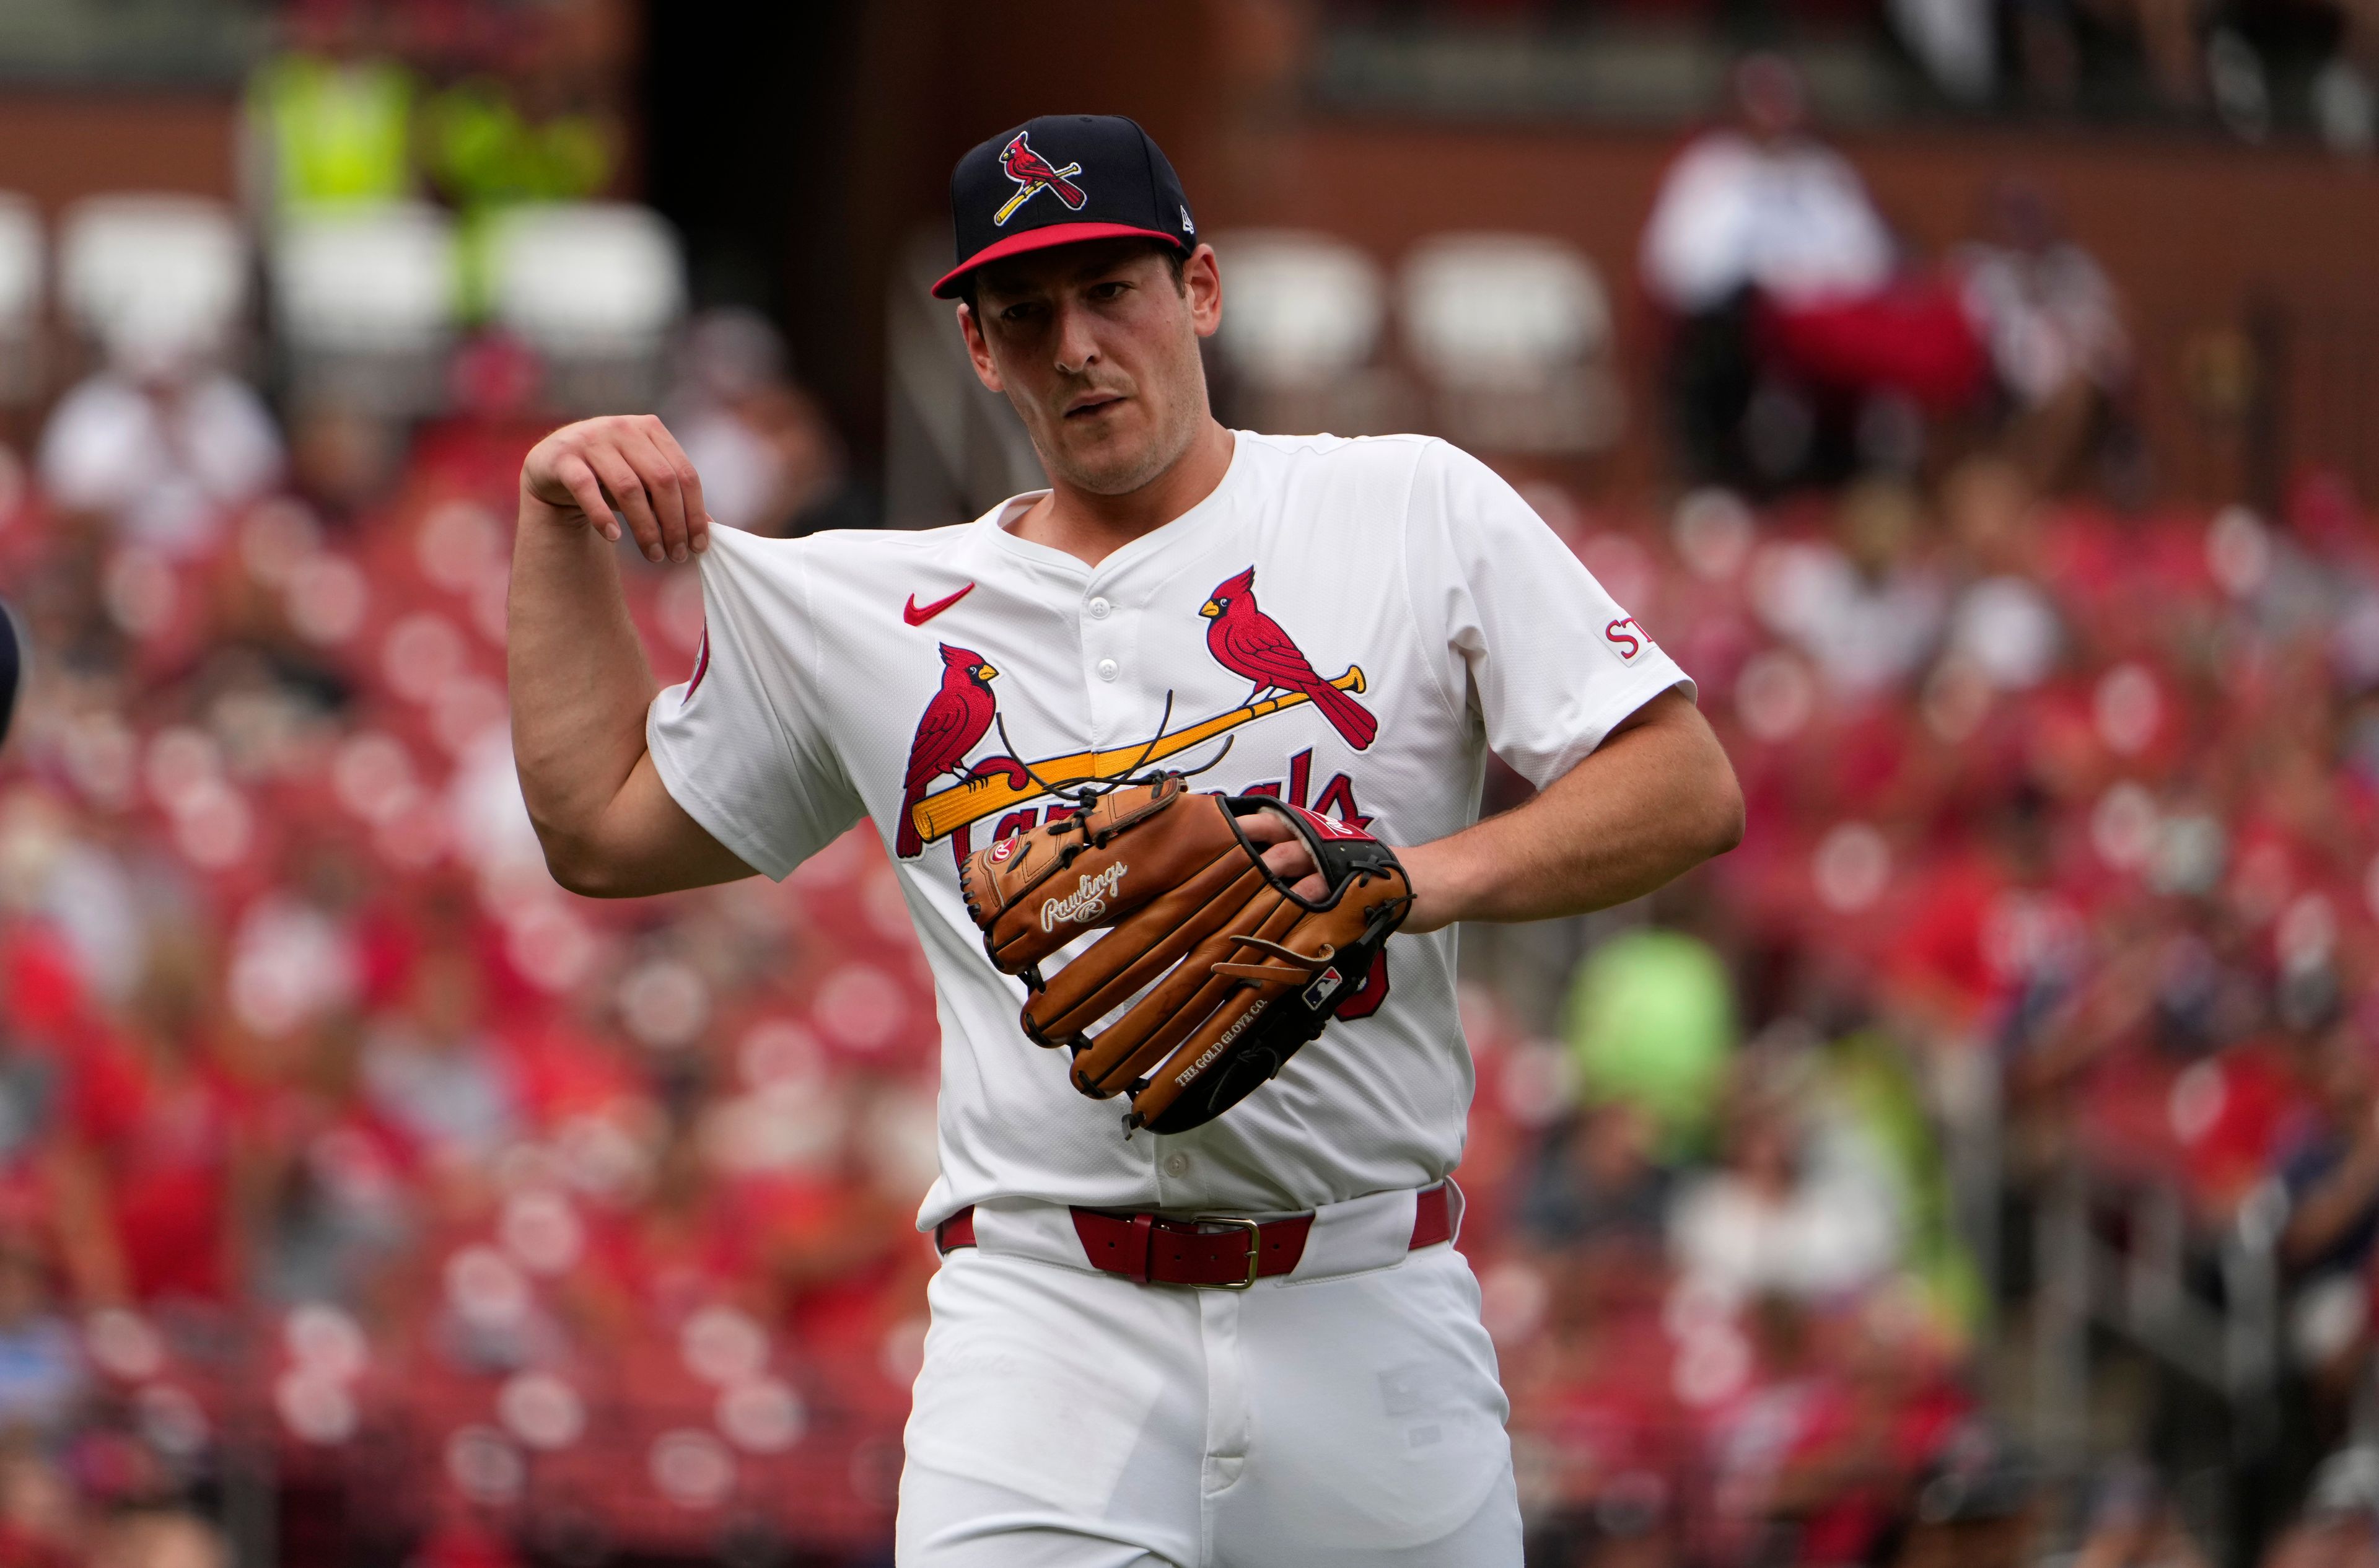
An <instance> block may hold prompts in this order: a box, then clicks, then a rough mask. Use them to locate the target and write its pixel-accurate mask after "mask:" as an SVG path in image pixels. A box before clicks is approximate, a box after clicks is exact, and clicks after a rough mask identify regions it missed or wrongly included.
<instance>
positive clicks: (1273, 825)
mask: <svg viewBox="0 0 2379 1568" xmlns="http://www.w3.org/2000/svg"><path fill="white" fill-rule="evenodd" d="M1239 826H1240V828H1241V829H1242V830H1244V831H1245V832H1246V834H1247V836H1248V837H1249V838H1252V839H1254V840H1255V841H1256V842H1257V843H1259V844H1282V843H1286V842H1287V841H1288V840H1289V839H1291V838H1296V837H1297V829H1296V828H1294V827H1291V826H1289V825H1288V819H1287V818H1286V817H1284V816H1282V815H1281V814H1280V813H1278V812H1276V811H1257V812H1250V813H1249V814H1247V815H1245V816H1243V817H1241V818H1239Z"/></svg>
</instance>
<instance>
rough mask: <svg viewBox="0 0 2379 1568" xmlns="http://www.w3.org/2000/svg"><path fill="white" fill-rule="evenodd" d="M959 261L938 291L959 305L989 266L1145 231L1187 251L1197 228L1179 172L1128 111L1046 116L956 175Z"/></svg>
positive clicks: (1004, 135) (987, 148)
mask: <svg viewBox="0 0 2379 1568" xmlns="http://www.w3.org/2000/svg"><path fill="white" fill-rule="evenodd" d="M950 226H951V228H952V229H953V230H955V231H956V234H957V236H958V265H957V266H955V267H953V268H951V269H950V270H949V271H948V272H946V273H944V274H943V275H942V279H941V281H940V282H939V283H936V284H935V285H934V293H935V295H936V296H937V297H939V298H942V299H955V298H957V297H958V295H959V288H958V284H959V281H960V279H962V278H964V277H965V276H966V275H967V274H968V273H969V272H972V271H974V270H975V269H976V268H977V267H980V266H982V265H983V264H984V262H986V261H996V260H998V259H1000V258H1001V257H1003V256H1021V255H1023V254H1024V253H1025V252H1026V251H1028V250H1046V249H1047V248H1049V247H1051V246H1053V245H1076V244H1079V243H1081V241H1083V240H1086V239H1118V238H1123V237H1125V236H1128V235H1138V236H1140V237H1141V238H1145V239H1155V240H1163V241H1164V242H1165V244H1167V245H1170V246H1173V247H1175V248H1177V249H1178V250H1180V251H1181V252H1182V253H1183V254H1184V255H1187V254H1188V253H1189V252H1190V250H1191V249H1193V248H1194V247H1196V246H1197V244H1198V224H1197V223H1196V221H1195V220H1193V219H1192V218H1191V217H1190V199H1189V198H1188V197H1187V196H1184V195H1183V194H1182V193H1181V176H1179V175H1177V174H1175V173H1174V172H1173V165H1172V164H1171V163H1167V162H1165V154H1164V152H1163V151H1160V150H1159V149H1158V147H1157V145H1156V143H1155V142H1154V141H1153V140H1151V139H1149V135H1148V133H1147V132H1146V131H1144V130H1142V129H1141V128H1140V127H1138V126H1137V125H1134V124H1133V123H1132V122H1131V121H1129V120H1127V119H1125V118H1124V117H1123V116H1122V115H1042V116H1041V117H1040V118H1039V119H1037V120H1027V121H1026V122H1025V123H1024V124H1022V125H1020V126H1018V127H1016V128H1015V129H1013V130H1005V131H1002V132H1000V133H999V134H998V135H997V136H995V137H993V138H992V139H990V140H989V141H986V142H984V144H983V145H982V146H980V147H977V148H976V149H975V150H974V151H972V152H970V153H968V154H967V155H966V156H965V157H963V158H961V159H960V160H959V165H958V167H957V168H955V169H953V170H951V171H950Z"/></svg>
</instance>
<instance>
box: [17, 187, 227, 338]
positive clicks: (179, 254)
mask: <svg viewBox="0 0 2379 1568" xmlns="http://www.w3.org/2000/svg"><path fill="white" fill-rule="evenodd" d="M57 265H58V281H57V287H58V295H59V299H60V302H61V303H62V304H63V306H64V307H65V308H66V315H67V318H68V320H71V321H72V322H73V324H74V325H75V326H76V327H78V329H80V330H81V331H82V332H85V333H87V334H88V335H90V336H91V338H92V339H93V340H95V341H96V342H97V343H98V344H100V345H101V346H102V347H103V349H104V350H105V351H106V353H107V354H108V356H109V357H110V358H111V359H115V360H116V361H118V362H119V363H126V364H138V363H141V362H144V361H147V360H149V359H151V358H153V357H157V356H163V357H168V358H172V357H179V356H188V355H192V354H207V353H211V352H215V351H217V350H220V349H222V348H223V347H225V346H228V345H229V344H230V341H231V337H232V334H233V332H234V329H235V327H236V325H237V324H238V322H239V320H240V314H241V312H242V310H243V309H245V308H246V307H247V304H248V266H249V249H248V237H247V235H246V234H245V233H244V232H243V231H242V230H241V228H240V225H239V223H238V220H237V219H236V218H235V216H234V215H233V213H232V211H231V210H230V209H229V208H228V207H225V206H223V204H222V203H220V202H213V201H207V200H204V199H199V198H196V197H187V196H143V195H125V196H94V197H91V198H89V199H85V200H82V201H79V202H77V203H76V204H75V205H74V207H73V208H72V209H70V210H69V211H67V212H66V216H65V218H64V219H63V221H62V222H61V223H60V224H59V227H58V236H57Z"/></svg>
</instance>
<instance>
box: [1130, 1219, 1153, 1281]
mask: <svg viewBox="0 0 2379 1568" xmlns="http://www.w3.org/2000/svg"><path fill="white" fill-rule="evenodd" d="M1131 1228H1132V1229H1133V1230H1134V1231H1135V1232H1137V1233H1138V1235H1139V1242H1138V1244H1137V1245H1136V1246H1135V1247H1134V1248H1132V1266H1131V1282H1132V1283H1133V1284H1134V1285H1146V1284H1147V1283H1148V1271H1149V1267H1150V1265H1151V1264H1153V1262H1154V1261H1155V1260H1156V1216H1155V1215H1154V1214H1147V1213H1141V1214H1134V1215H1133V1216H1132V1217H1131Z"/></svg>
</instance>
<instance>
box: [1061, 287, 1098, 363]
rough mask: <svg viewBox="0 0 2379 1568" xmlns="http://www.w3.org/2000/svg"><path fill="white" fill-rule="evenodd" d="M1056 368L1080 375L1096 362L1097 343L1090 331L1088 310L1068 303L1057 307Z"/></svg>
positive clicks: (1095, 337)
mask: <svg viewBox="0 0 2379 1568" xmlns="http://www.w3.org/2000/svg"><path fill="white" fill-rule="evenodd" d="M1098 358H1099V344H1098V338H1097V336H1096V335H1095V334H1094V333H1093V332H1092V331H1091V320H1090V312H1088V311H1086V310H1082V309H1079V308H1076V307H1074V306H1072V305H1070V304H1068V305H1060V306H1058V307H1057V368H1058V370H1059V371H1060V372H1062V373H1063V374H1065V375H1069V376H1080V375H1082V374H1083V373H1085V372H1086V371H1088V370H1089V369H1090V368H1091V367H1092V366H1093V365H1094V364H1096V363H1098Z"/></svg>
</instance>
